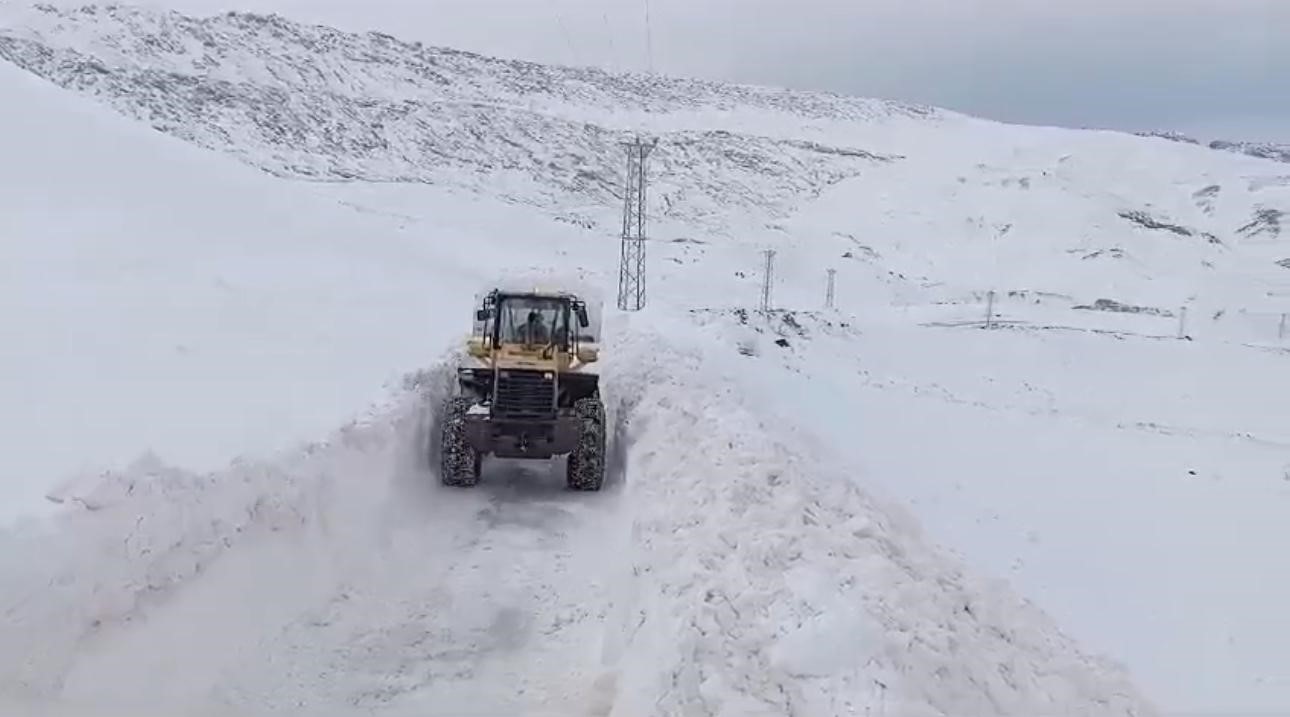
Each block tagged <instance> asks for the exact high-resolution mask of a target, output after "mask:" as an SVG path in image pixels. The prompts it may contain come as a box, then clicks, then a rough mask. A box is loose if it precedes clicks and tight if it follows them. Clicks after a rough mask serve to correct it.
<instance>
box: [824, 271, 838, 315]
mask: <svg viewBox="0 0 1290 717" xmlns="http://www.w3.org/2000/svg"><path fill="white" fill-rule="evenodd" d="M828 272H829V285H828V288H827V289H825V290H824V308H826V309H832V308H833V275H834V274H836V273H838V270H837V269H829V270H828Z"/></svg>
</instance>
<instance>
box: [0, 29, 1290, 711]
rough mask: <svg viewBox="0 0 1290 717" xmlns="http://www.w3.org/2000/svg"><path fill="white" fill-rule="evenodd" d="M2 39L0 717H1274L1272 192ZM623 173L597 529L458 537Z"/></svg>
mask: <svg viewBox="0 0 1290 717" xmlns="http://www.w3.org/2000/svg"><path fill="white" fill-rule="evenodd" d="M0 14H2V15H3V20H4V21H3V22H0V56H3V57H4V58H7V59H9V60H11V61H13V63H14V65H16V67H11V66H9V65H4V64H0V93H3V96H4V97H5V98H6V108H7V109H6V111H5V113H4V114H3V115H0V122H3V123H4V124H3V125H0V143H2V144H3V147H2V148H3V151H4V153H5V156H6V157H8V158H9V160H8V162H9V166H10V167H11V171H10V172H8V173H7V174H6V177H7V179H6V183H5V186H4V192H3V193H0V202H3V203H4V204H3V205H0V212H3V216H5V217H6V219H5V222H6V223H5V224H4V225H3V227H4V233H5V236H6V237H9V238H11V239H7V240H6V242H5V243H4V245H3V248H2V249H0V251H3V252H4V254H3V257H0V258H2V259H3V263H4V266H5V267H6V269H7V273H6V281H5V282H4V285H3V288H0V291H2V292H4V306H6V307H10V308H9V309H8V310H6V311H5V312H4V313H3V314H0V332H2V333H3V335H5V336H14V337H17V338H18V340H16V341H10V342H7V345H6V347H5V349H4V350H3V351H0V362H3V364H2V365H0V369H2V371H0V377H3V384H2V385H0V392H2V393H0V399H2V400H0V405H2V406H5V407H6V408H5V411H4V413H3V414H2V417H0V424H2V425H3V428H4V430H5V431H6V434H7V435H9V436H11V437H13V440H12V441H11V445H12V446H13V448H11V449H10V450H9V451H8V452H6V455H5V459H4V461H3V462H2V463H0V480H3V481H4V484H5V486H6V487H7V488H13V489H14V490H13V491H12V492H11V493H10V492H9V491H7V492H6V497H7V500H8V501H9V502H8V507H7V509H8V511H9V513H10V515H13V514H15V513H31V512H33V511H34V510H35V506H34V505H33V503H32V500H33V498H34V497H35V496H39V495H40V494H42V493H43V492H45V491H46V490H48V489H49V488H50V486H51V484H54V483H57V482H58V481H60V480H62V479H65V478H74V479H75V480H73V481H72V482H70V483H68V484H66V485H63V486H62V487H61V488H60V491H59V495H60V496H62V497H63V498H64V499H65V508H64V509H63V510H62V511H61V512H59V513H58V514H57V515H56V516H55V517H53V518H49V519H46V520H42V521H36V522H33V521H32V520H28V521H27V522H24V523H21V524H19V525H17V526H15V528H14V529H13V530H12V531H10V532H8V533H7V534H5V535H4V536H3V537H0V698H12V699H15V700H19V701H22V702H21V703H22V706H23V708H27V707H30V706H31V702H30V701H31V700H36V701H38V702H41V701H44V702H48V701H51V700H53V701H56V703H57V704H64V705H77V704H92V705H94V707H95V708H96V709H104V708H107V709H113V708H120V709H124V710H127V711H128V710H130V709H153V708H156V707H159V706H160V707H172V708H175V709H185V708H189V707H198V706H206V707H215V708H217V707H219V706H220V705H230V704H231V705H234V706H236V707H237V708H238V709H239V710H242V711H243V712H244V713H245V712H247V711H250V712H254V711H255V710H270V711H272V710H275V709H303V710H304V711H306V712H309V713H318V712H320V711H330V710H342V711H343V710H347V709H348V710H366V709H376V710H379V711H381V712H382V713H384V714H391V715H399V714H409V715H411V714H426V713H427V711H433V710H436V709H437V710H440V711H449V712H450V711H452V710H454V709H456V710H457V711H460V710H461V708H463V707H464V706H469V707H470V708H471V709H474V710H476V711H481V710H483V711H486V710H489V709H491V710H493V711H501V712H507V713H525V714H543V713H548V712H549V713H552V714H555V713H560V714H601V715H605V714H609V715H638V714H642V713H667V714H673V713H682V712H686V713H694V714H723V715H744V714H754V713H773V714H785V713H792V714H804V715H833V714H849V713H854V714H866V713H867V714H912V715H922V714H927V715H932V714H947V713H949V714H965V713H967V714H1015V715H1033V714H1072V715H1073V714H1081V715H1084V714H1117V715H1128V714H1134V715H1147V714H1153V713H1154V710H1155V707H1154V706H1153V704H1154V705H1158V706H1159V707H1160V709H1161V711H1166V712H1185V711H1208V712H1223V713H1232V712H1238V711H1242V710H1245V711H1259V710H1262V711H1268V710H1275V709H1278V708H1279V707H1282V706H1284V704H1286V703H1287V702H1290V682H1287V680H1286V678H1285V675H1284V671H1283V670H1282V669H1281V668H1280V667H1279V665H1281V664H1285V663H1287V662H1290V659H1287V650H1286V648H1285V647H1284V645H1286V644H1290V624H1288V623H1287V622H1286V620H1285V619H1284V617H1283V616H1282V615H1281V612H1282V611H1281V608H1280V606H1281V605H1282V604H1284V603H1285V602H1286V601H1287V600H1290V581H1288V580H1286V579H1285V578H1284V577H1283V576H1282V575H1281V572H1283V571H1278V570H1277V569H1276V566H1277V565H1279V564H1280V562H1281V561H1280V560H1279V558H1278V550H1277V548H1278V547H1279V546H1280V545H1284V544H1285V542H1286V539H1287V538H1288V537H1290V535H1288V533H1290V529H1287V528H1285V527H1284V525H1283V523H1284V521H1283V520H1280V519H1279V516H1282V515H1284V514H1285V513H1286V509H1287V508H1290V482H1287V481H1286V479H1285V475H1286V473H1287V471H1288V470H1290V468H1287V464H1288V463H1290V461H1287V460H1286V459H1285V458H1284V450H1285V447H1286V446H1287V445H1290V436H1286V435H1282V433H1284V431H1283V430H1282V428H1281V423H1282V422H1281V421H1280V415H1281V414H1280V412H1279V411H1278V403H1277V401H1278V396H1279V394H1276V393H1275V391H1271V390H1270V389H1268V388H1267V387H1268V386H1276V385H1278V383H1279V380H1280V374H1281V373H1283V369H1284V366H1285V362H1286V361H1287V360H1290V359H1288V356H1290V354H1287V352H1286V351H1285V349H1284V344H1283V342H1282V337H1281V323H1280V321H1281V315H1282V313H1283V312H1286V311H1290V307H1286V306H1284V305H1283V304H1282V303H1281V302H1283V301H1284V299H1283V296H1284V294H1285V292H1286V291H1287V290H1288V289H1287V287H1285V283H1286V282H1287V280H1290V271H1288V270H1287V269H1286V268H1285V266H1284V265H1283V264H1282V263H1281V262H1285V263H1286V264H1290V262H1286V259H1287V258H1290V252H1288V251H1286V247H1285V246H1284V245H1283V241H1284V239H1283V234H1282V232H1281V226H1282V223H1283V216H1284V213H1285V212H1286V211H1288V210H1290V176H1287V175H1286V173H1285V171H1284V167H1283V166H1282V165H1279V164H1277V163H1275V162H1271V161H1268V160H1265V159H1258V158H1252V157H1244V156H1239V155H1235V154H1231V153H1222V152H1214V151H1211V150H1209V149H1206V148H1204V147H1197V146H1191V145H1187V144H1185V143H1177V142H1167V141H1162V140H1158V139H1149V138H1141V137H1133V136H1129V135H1123V134H1118V133H1109V132H1074V131H1066V130H1059V129H1051V128H1028V127H1015V126H1007V125H1001V124H996V123H991V122H984V121H980V120H976V119H972V118H968V117H962V116H959V115H955V114H953V113H948V112H942V111H939V110H931V109H925V108H912V107H905V106H901V105H897V104H892V103H879V102H872V101H867V100H851V99H845V98H836V97H830V96H826V95H814V94H802V93H786V92H779V91H774V90H764V89H756V88H739V87H725V86H721V85H715V84H711V83H692V82H684V81H674V80H664V79H655V78H649V79H647V78H641V77H627V76H612V75H606V74H603V73H598V72H593V71H581V70H570V69H560V68H547V67H541V66H536V65H530V64H523V63H511V62H505V61H499V60H491V59H488V58H481V57H477V56H473V55H468V54H465V53H456V52H452V51H448V50H440V49H427V48H415V47H411V46H408V45H404V44H402V43H400V42H399V41H398V40H396V39H393V38H389V37H385V36H379V35H365V36H358V35H347V34H344V33H338V32H334V31H330V30H327V29H326V28H316V27H305V26H300V25H295V24H292V23H290V22H289V21H287V20H284V19H282V18H262V17H257V16H251V15H241V14H232V15H223V16H219V17H214V18H209V19H192V18H184V17H182V16H178V15H173V14H170V15H163V14H157V13H153V12H148V11H142V10H135V9H130V8H119V7H118V8H86V9H78V10H75V11H57V10H54V9H52V8H42V9H36V10H28V9H21V8H17V7H15V6H12V5H10V6H5V7H4V9H3V13H0ZM18 68H24V69H26V70H30V71H31V72H29V73H28V72H23V71H21V70H19V69H18ZM41 77H43V78H46V79H50V80H53V83H49V82H45V81H44V80H42V79H40V78H41ZM56 85H59V86H63V87H66V88H68V89H71V90H73V91H72V92H64V91H62V90H60V89H58V87H57V86H56ZM78 94H79V95H81V96H79V97H78V96H77V95H78ZM642 96H643V97H644V100H642V99H640V98H641V97H642ZM642 102H643V103H644V109H643V108H642ZM104 105H106V107H110V108H112V110H114V111H108V110H107V109H106V108H105V107H104ZM10 108H12V109H10ZM646 110H648V111H646ZM121 115H124V117H122V116H121ZM128 118H133V119H137V120H143V122H134V121H131V120H130V119H128ZM147 125H152V126H153V127H154V128H157V129H161V130H162V132H155V131H151V130H149V129H148V128H147ZM638 129H640V130H645V131H648V132H650V133H653V134H657V135H660V136H661V142H660V147H659V149H658V151H657V152H656V154H655V155H654V156H653V157H652V159H651V164H650V168H651V176H652V184H651V189H652V195H651V196H652V210H653V213H652V216H651V219H652V221H653V224H652V226H653V236H654V237H655V238H656V239H657V240H658V241H655V242H652V243H651V246H650V262H649V279H648V282H649V287H650V297H651V298H650V305H649V308H648V309H647V310H646V311H645V312H643V313H641V314H635V315H622V314H618V313H616V312H612V311H611V312H609V314H608V317H607V321H606V334H607V337H608V349H607V351H606V365H605V371H606V376H605V381H606V392H607V394H608V395H609V397H610V402H611V406H610V408H611V413H612V417H613V420H614V422H615V425H616V431H615V435H614V439H613V445H614V446H615V450H616V451H617V454H616V457H615V465H616V470H615V471H614V476H613V479H612V482H611V485H610V486H609V487H608V488H607V489H606V490H605V491H604V492H603V493H602V494H599V495H594V496H581V497H577V496H570V495H567V494H565V493H564V492H563V491H562V490H560V488H559V481H558V480H555V479H554V476H553V475H551V474H549V473H548V471H547V470H546V467H544V466H536V467H535V466H527V467H525V466H511V465H506V464H499V465H497V466H494V467H492V468H490V470H489V472H488V474H487V475H486V477H485V480H484V482H483V483H482V484H481V486H480V487H479V488H478V489H476V490H473V491H464V492H463V491H447V490H443V489H440V488H439V486H438V484H437V480H436V477H435V476H434V474H433V472H432V471H431V470H430V468H429V462H428V461H427V455H426V454H427V451H428V449H427V446H426V445H425V441H426V440H427V438H426V437H427V435H430V434H432V431H431V428H432V426H433V422H434V415H433V413H432V412H428V407H430V406H433V405H434V403H435V401H434V399H435V398H436V397H437V396H438V395H440V394H441V392H442V390H443V382H444V380H445V377H446V374H445V369H446V368H447V367H450V365H451V358H450V356H451V354H452V351H453V349H454V347H455V341H456V339H457V338H459V335H460V333H461V332H463V331H464V330H466V329H467V328H468V326H469V322H468V320H469V316H470V314H469V312H470V309H471V306H470V302H471V299H472V297H473V294H474V292H475V291H476V290H478V289H479V288H480V287H481V286H482V285H484V284H486V283H487V282H489V281H493V280H495V279H496V278H497V276H498V275H511V276H520V275H530V274H538V275H546V276H556V277H565V276H573V277H576V278H577V279H578V280H579V281H583V282H589V283H590V284H592V285H595V286H598V287H600V288H601V289H602V290H603V291H604V293H605V294H607V295H610V296H612V294H613V291H614V288H615V286H614V282H615V280H616V271H617V267H616V261H617V250H618V247H617V242H616V240H615V239H614V238H613V234H614V232H615V231H616V229H617V226H616V214H617V200H616V199H615V193H616V192H617V191H619V190H618V189H617V187H618V183H619V182H620V179H619V175H620V170H619V168H618V165H619V151H618V148H617V147H616V146H614V142H615V141H616V140H617V139H618V138H620V137H625V136H627V134H628V133H629V132H632V131H635V130H638ZM193 145H197V146H193ZM211 149H213V150H217V151H215V152H211V151H208V150H211ZM248 165H249V166H248ZM15 168H16V169H15ZM257 168H259V169H266V170H269V172H268V173H265V172H261V171H258V169H257ZM272 175H277V176H272ZM291 178H297V179H299V178H305V179H313V180H320V179H321V180H328V181H313V182H301V181H289V180H290V179H291ZM369 180H377V181H369ZM390 180H403V181H390ZM763 247H774V248H776V249H777V250H778V254H777V255H776V265H775V275H776V277H777V281H776V285H775V287H774V303H775V304H776V305H777V306H779V307H782V308H784V309H786V310H785V311H781V312H777V313H771V314H769V315H766V314H763V313H762V312H757V311H752V310H751V307H753V306H755V304H756V302H757V299H758V297H759V281H760V276H759V273H758V272H759V267H760V262H761V256H760V254H759V250H760V249H761V248H763ZM828 268H835V269H836V270H837V275H836V279H837V287H836V288H837V307H836V309H834V310H828V311H818V310H819V309H820V307H821V304H822V303H823V299H824V291H825V270H826V269H828ZM990 291H994V292H995V297H994V299H993V300H989V299H987V292H990ZM987 305H989V306H991V307H992V308H993V315H992V316H991V319H990V321H991V325H992V327H994V328H995V330H993V331H982V330H979V329H980V324H981V323H982V319H984V318H985V317H986V307H987ZM1287 331H1290V329H1287ZM1180 335H1181V336H1183V337H1185V338H1183V339H1181V340H1180V339H1179V338H1178V337H1179V336H1180ZM1188 339H1190V340H1188ZM444 352H448V356H449V358H444ZM369 401H374V403H373V404H372V405H371V406H370V407H369V408H368V409H367V410H366V411H362V410H361V409H362V407H363V406H364V405H366V404H368V403H369ZM355 414H357V416H358V417H357V418H353V417H354V416H355ZM351 419H353V420H351ZM338 427H339V428H338ZM1019 596H1020V597H1019ZM1049 616H1055V617H1056V618H1057V622H1056V623H1054V622H1053V620H1052V619H1051V618H1050V617H1049ZM1068 635H1069V636H1068ZM1090 654H1100V655H1106V656H1107V658H1108V659H1101V658H1094V657H1090V656H1089V655H1090ZM1118 662H1122V663H1124V664H1126V665H1127V667H1128V670H1127V672H1126V671H1125V670H1123V669H1121V668H1120V667H1119V666H1118V664H1117V663H1118ZM1139 687H1140V688H1142V692H1143V693H1144V694H1145V696H1143V695H1142V694H1139V692H1138V688H1139ZM0 706H3V705H2V704H0Z"/></svg>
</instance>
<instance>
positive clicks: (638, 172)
mask: <svg viewBox="0 0 1290 717" xmlns="http://www.w3.org/2000/svg"><path fill="white" fill-rule="evenodd" d="M657 145H658V140H657V139H656V140H654V141H653V142H650V143H648V144H646V143H645V142H642V141H641V140H640V138H637V139H636V140H634V141H632V142H625V143H623V147H624V148H625V149H626V150H627V182H626V185H625V186H624V190H623V233H622V256H621V258H620V260H619V264H618V308H620V309H622V310H624V311H639V310H640V309H641V308H642V307H643V306H645V184H646V182H645V160H646V158H647V157H649V154H650V152H651V151H653V150H654V147H655V146H657Z"/></svg>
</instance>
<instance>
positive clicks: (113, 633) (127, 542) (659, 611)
mask: <svg viewBox="0 0 1290 717" xmlns="http://www.w3.org/2000/svg"><path fill="white" fill-rule="evenodd" d="M681 334H684V331H678V332H673V333H669V337H668V338H667V339H664V338H663V337H662V336H659V335H656V334H653V333H651V332H648V331H642V330H637V329H632V328H631V327H627V328H626V330H624V331H623V332H621V335H622V338H621V339H620V340H618V341H616V342H615V343H614V344H613V345H612V346H611V350H609V351H606V352H605V356H606V361H605V366H604V369H603V370H604V384H605V393H606V398H607V404H608V405H607V409H608V414H609V420H610V425H611V426H613V429H612V434H611V437H610V450H611V453H612V454H613V455H612V456H611V460H610V466H611V471H612V472H611V476H610V478H609V480H608V482H607V484H606V487H605V489H604V490H603V491H601V492H600V493H594V494H576V493H569V492H567V491H565V489H564V486H563V476H562V470H561V469H562V465H561V463H560V462H559V461H553V462H552V463H551V464H550V465H547V464H545V463H543V464H537V465H531V464H524V463H517V464H510V463H502V462H497V463H495V464H493V465H490V466H488V467H487V468H486V475H485V477H484V480H483V481H482V482H481V483H480V485H479V486H477V487H476V488H473V489H469V490H461V489H449V488H445V487H442V486H440V485H439V484H438V480H437V477H436V476H435V475H434V471H433V461H432V460H431V459H430V454H431V453H432V451H433V449H434V445H433V444H434V440H433V437H434V436H435V435H436V434H437V431H436V430H435V428H436V426H435V420H436V416H435V413H436V411H435V410H434V408H433V407H435V406H437V405H438V404H439V399H441V398H442V396H443V395H444V392H445V391H446V390H447V389H448V387H449V385H450V381H451V378H452V369H453V365H454V363H455V361H456V360H457V359H456V355H455V354H453V355H452V356H450V357H448V358H446V359H445V360H444V361H443V362H442V363H441V364H440V365H438V366H436V367H434V368H431V369H428V370H426V371H424V372H420V373H417V374H415V375H411V376H408V377H407V380H406V381H405V383H404V384H403V385H401V386H396V387H392V390H391V391H390V397H389V399H388V400H387V401H385V402H384V403H382V404H380V405H378V406H374V407H372V408H371V409H370V410H369V411H367V412H366V413H365V414H364V415H363V416H362V417H361V418H359V419H358V420H355V421H354V422H352V423H351V424H349V425H347V426H344V427H343V428H341V429H339V430H337V431H336V432H334V433H333V434H332V435H331V436H330V437H329V438H328V439H327V440H325V441H322V442H319V443H316V444H312V445H307V446H304V447H302V448H300V449H298V450H294V451H291V452H289V453H286V454H284V455H282V456H279V457H277V458H275V459H273V460H269V461H239V462H235V463H233V464H232V465H230V466H229V467H228V468H226V469H224V470H221V471H219V472H216V473H212V474H208V475H198V474H194V473H191V472H187V471H184V470H182V469H179V468H175V467H172V466H167V465H163V464H161V463H160V462H159V461H157V460H156V459H154V458H151V457H148V456H145V457H143V458H141V459H140V460H139V461H137V462H136V463H135V464H134V465H131V466H129V467H127V468H126V469H124V470H121V471H116V472H112V473H108V474H106V475H104V476H103V477H102V480H101V481H100V482H99V483H98V484H97V485H96V486H95V487H94V488H93V489H92V490H89V491H88V492H84V493H82V494H81V495H80V496H78V498H77V502H78V503H79V504H80V505H81V506H82V508H81V509H79V510H75V511H70V512H69V513H68V514H65V515H63V516H61V517H59V518H58V519H57V520H56V522H54V523H53V524H51V525H46V526H32V525H28V526H20V527H18V528H16V529H15V530H13V531H11V532H9V533H7V534H5V535H4V536H3V541H4V542H5V543H7V545H5V546H4V549H2V550H0V560H3V561H4V565H3V566H0V567H2V568H3V570H4V573H3V574H4V575H5V580H4V581H3V583H0V694H4V695H10V696H16V698H17V699H18V700H20V704H21V706H20V707H18V708H17V709H18V710H19V711H20V712H22V713H27V714H66V713H68V711H69V709H77V708H84V711H81V710H79V709H77V712H76V713H91V712H92V713H94V714H98V715H102V714H105V713H109V714H126V713H129V712H131V710H145V711H155V710H156V709H157V708H159V707H164V708H171V709H183V710H185V713H186V714H207V713H209V714H215V713H217V712H218V713H223V712H221V711H220V709H219V707H220V706H221V705H223V706H233V707H234V708H235V710H236V711H237V712H238V713H239V714H261V713H274V714H281V713H283V712H284V711H285V712H288V713H292V712H299V713H301V714H370V713H379V714H389V715H404V714H406V715H414V714H415V715H464V714H472V715H483V714H526V715H543V714H552V715H554V714H561V715H612V716H615V717H616V716H623V717H627V716H631V717H637V716H640V715H655V714H687V715H690V714H695V715H697V714H705V715H709V714H710V715H730V716H734V715H740V716H745V715H786V714H795V715H835V714H851V713H854V714H866V713H869V714H888V715H897V714H899V715H933V714H944V713H948V712H956V713H961V714H969V713H970V714H1017V715H1022V714H1049V715H1051V714H1081V715H1090V714H1108V715H1110V714H1116V715H1129V714H1134V715H1143V714H1149V713H1150V708H1149V707H1148V706H1147V705H1146V704H1145V703H1144V701H1143V700H1142V699H1141V698H1140V697H1139V696H1138V695H1137V694H1136V693H1135V692H1134V690H1133V688H1132V687H1131V686H1130V685H1129V684H1128V683H1127V681H1126V680H1125V679H1124V678H1123V677H1122V675H1121V673H1120V671H1119V670H1118V668H1116V667H1115V666H1113V665H1107V664H1103V663H1101V662H1098V661H1095V660H1092V659H1090V658H1086V657H1084V656H1083V655H1081V654H1080V652H1079V651H1078V650H1077V648H1076V647H1075V646H1073V645H1071V644H1070V643H1069V642H1068V641H1067V640H1066V639H1065V638H1064V637H1063V636H1062V635H1061V634H1060V633H1059V632H1058V631H1057V630H1056V628H1055V627H1054V626H1053V625H1052V624H1051V623H1050V622H1049V621H1048V620H1047V618H1046V617H1044V616H1043V615H1042V614H1039V613H1038V612H1037V611H1035V610H1034V609H1032V608H1031V607H1029V606H1028V605H1026V604H1024V603H1022V602H1021V601H1019V600H1017V599H1016V598H1014V597H1013V596H1011V595H1010V594H1009V593H1007V592H1006V591H1004V590H1002V589H997V588H994V587H991V586H987V585H982V584H977V583H974V582H973V581H972V580H970V579H968V578H967V577H965V576H963V575H962V574H961V573H960V572H959V571H958V569H957V567H956V566H955V565H953V564H951V563H949V562H947V561H946V560H945V559H944V558H942V557H940V556H938V555H937V554H935V553H934V552H933V551H931V550H930V549H929V548H928V547H926V546H925V545H924V544H923V542H922V539H921V538H920V537H919V535H918V533H917V531H916V529H915V528H914V527H913V526H912V524H911V523H910V522H909V521H908V520H907V519H905V518H903V517H901V516H900V515H899V514H898V513H897V512H895V511H892V510H890V509H886V508H883V507H880V506H877V505H875V504H874V503H873V501H872V500H871V499H869V498H868V497H866V496H865V495H863V494H861V493H860V492H859V491H858V489H857V488H855V486H854V484H853V483H852V482H851V481H849V480H845V479H844V478H845V474H844V472H845V471H846V470H847V468H846V467H845V466H834V465H830V463H829V461H828V458H827V452H826V451H825V450H824V449H823V448H822V447H821V446H818V445H813V443H812V441H811V440H810V439H809V437H808V436H805V435H802V434H799V433H796V432H794V430H793V428H792V427H791V426H788V425H787V423H786V421H784V420H783V418H782V417H775V418H774V421H773V426H771V425H769V424H768V422H763V421H762V419H761V418H760V417H758V416H757V415H755V413H754V412H753V411H751V410H750V409H748V408H747V407H746V406H745V405H744V403H743V402H742V401H741V398H740V395H741V394H740V391H739V390H738V387H737V386H736V385H735V384H734V383H733V382H732V381H731V380H729V379H726V378H723V377H722V376H723V374H724V375H733V374H732V373H729V372H725V371H723V370H722V363H721V359H720V358H719V357H717V356H716V355H715V354H706V353H705V352H704V350H703V349H700V348H681V347H680V346H682V345H685V346H687V347H689V346H694V347H698V346H700V345H701V344H700V342H699V339H697V338H696V340H695V342H694V343H693V344H689V343H686V344H680V343H677V336H679V335H681Z"/></svg>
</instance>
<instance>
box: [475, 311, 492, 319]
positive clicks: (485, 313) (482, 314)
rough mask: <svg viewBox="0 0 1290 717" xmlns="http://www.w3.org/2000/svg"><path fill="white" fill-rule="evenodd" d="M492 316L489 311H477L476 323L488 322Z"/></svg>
mask: <svg viewBox="0 0 1290 717" xmlns="http://www.w3.org/2000/svg"><path fill="white" fill-rule="evenodd" d="M490 314H491V312H490V311H489V310H488V309H476V310H475V321H488V317H489V315H490Z"/></svg>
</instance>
